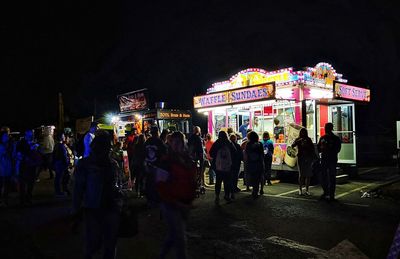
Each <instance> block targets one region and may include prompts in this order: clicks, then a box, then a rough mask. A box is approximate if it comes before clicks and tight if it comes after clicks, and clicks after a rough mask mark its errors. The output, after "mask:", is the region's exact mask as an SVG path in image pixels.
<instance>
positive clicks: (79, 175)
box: [72, 155, 122, 212]
mask: <svg viewBox="0 0 400 259" xmlns="http://www.w3.org/2000/svg"><path fill="white" fill-rule="evenodd" d="M74 175H75V185H74V192H73V197H72V204H73V211H74V212H77V211H79V209H80V208H81V207H83V208H90V209H120V208H121V206H122V196H121V190H120V187H119V186H118V164H117V162H115V161H114V160H113V159H111V158H109V159H107V161H101V162H97V161H96V159H95V158H94V157H93V155H91V156H89V157H88V158H83V159H82V160H80V161H79V163H78V165H77V167H76V172H75V174H74Z"/></svg>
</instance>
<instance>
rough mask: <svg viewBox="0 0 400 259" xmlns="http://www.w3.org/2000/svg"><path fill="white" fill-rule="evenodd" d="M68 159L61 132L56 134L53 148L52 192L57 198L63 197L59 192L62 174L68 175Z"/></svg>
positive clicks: (62, 193)
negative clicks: (54, 172)
mask: <svg viewBox="0 0 400 259" xmlns="http://www.w3.org/2000/svg"><path fill="white" fill-rule="evenodd" d="M68 165H69V157H68V152H67V148H66V145H65V135H64V133H63V132H61V133H58V134H57V144H56V145H55V146H54V170H55V171H56V177H55V179H54V192H55V196H56V197H57V198H62V197H65V195H66V194H65V193H64V192H62V190H61V185H63V186H64V184H63V179H64V174H66V173H68V172H67V171H68Z"/></svg>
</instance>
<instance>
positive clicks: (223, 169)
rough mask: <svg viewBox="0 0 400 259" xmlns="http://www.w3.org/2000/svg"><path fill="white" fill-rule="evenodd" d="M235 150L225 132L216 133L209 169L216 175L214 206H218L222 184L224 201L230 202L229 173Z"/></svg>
mask: <svg viewBox="0 0 400 259" xmlns="http://www.w3.org/2000/svg"><path fill="white" fill-rule="evenodd" d="M235 152H236V148H235V146H234V145H233V144H232V142H230V141H229V139H228V134H227V133H226V132H225V131H222V130H221V131H220V132H219V133H218V139H217V140H216V141H215V143H214V144H213V145H212V147H211V149H210V156H211V158H212V163H211V168H212V169H213V170H214V171H215V174H216V178H217V179H216V183H215V204H217V205H218V204H219V194H220V193H221V184H222V182H224V199H225V200H226V201H227V202H231V201H232V200H231V193H232V188H231V186H232V184H231V174H232V173H231V172H232V164H233V154H235Z"/></svg>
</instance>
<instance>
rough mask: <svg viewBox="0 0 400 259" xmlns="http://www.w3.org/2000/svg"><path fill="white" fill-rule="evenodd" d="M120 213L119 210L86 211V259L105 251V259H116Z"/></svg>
mask: <svg viewBox="0 0 400 259" xmlns="http://www.w3.org/2000/svg"><path fill="white" fill-rule="evenodd" d="M119 220H120V212H119V211H118V210H117V209H114V210H111V209H110V210H107V209H85V211H84V222H85V258H86V259H90V258H92V257H93V255H94V254H95V253H96V252H97V251H99V250H100V248H101V247H103V248H104V250H103V259H114V258H116V252H117V240H118V238H117V234H118V227H119Z"/></svg>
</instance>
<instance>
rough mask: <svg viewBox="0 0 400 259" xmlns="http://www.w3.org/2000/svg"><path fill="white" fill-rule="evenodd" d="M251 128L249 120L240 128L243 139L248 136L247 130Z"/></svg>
mask: <svg viewBox="0 0 400 259" xmlns="http://www.w3.org/2000/svg"><path fill="white" fill-rule="evenodd" d="M248 128H249V120H248V119H246V120H244V123H243V124H242V125H241V126H240V127H239V132H240V134H242V138H245V137H246V136H247V129H248Z"/></svg>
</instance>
